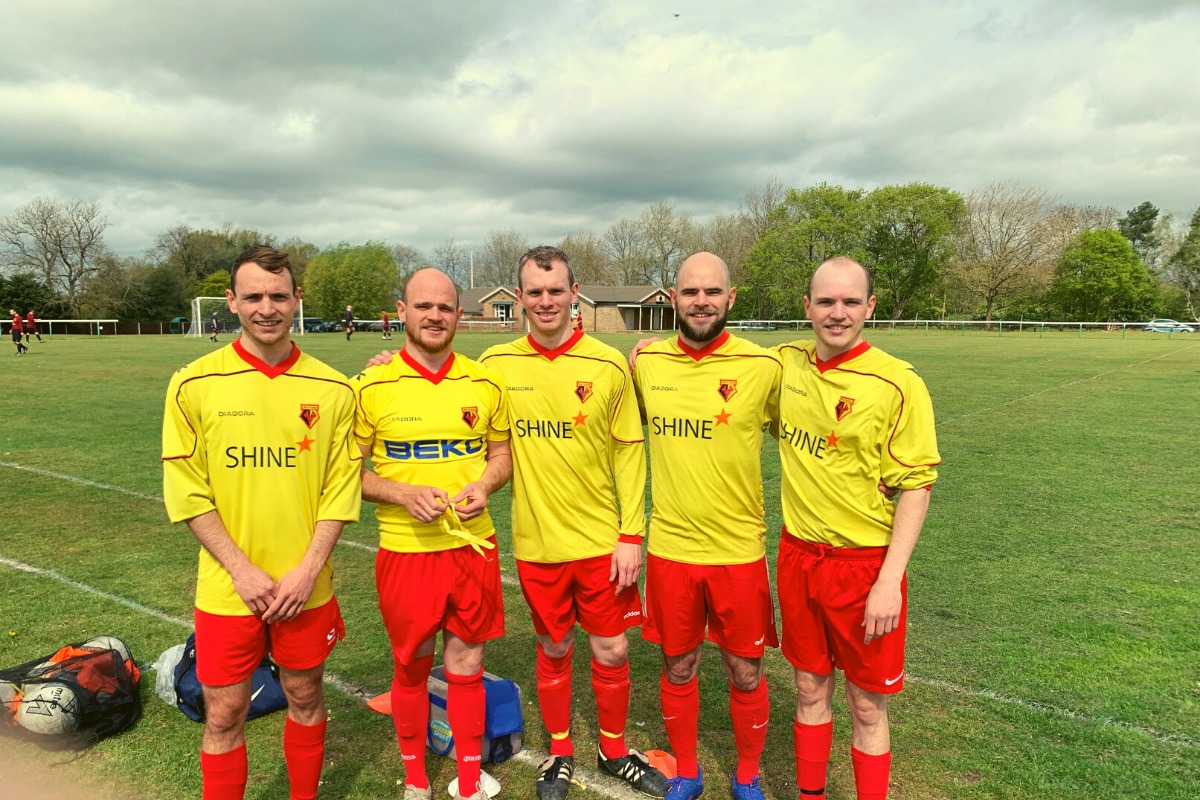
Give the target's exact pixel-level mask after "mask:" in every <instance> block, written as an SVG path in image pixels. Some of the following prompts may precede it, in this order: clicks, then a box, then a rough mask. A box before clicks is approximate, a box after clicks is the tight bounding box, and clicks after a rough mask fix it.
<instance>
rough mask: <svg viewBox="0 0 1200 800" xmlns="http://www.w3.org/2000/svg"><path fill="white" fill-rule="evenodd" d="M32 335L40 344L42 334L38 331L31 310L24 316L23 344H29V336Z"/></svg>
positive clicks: (35, 319)
mask: <svg viewBox="0 0 1200 800" xmlns="http://www.w3.org/2000/svg"><path fill="white" fill-rule="evenodd" d="M31 333H32V334H33V335H34V336H36V337H37V340H38V341H39V342H40V341H41V340H42V334H41V332H39V331H38V326H37V317H35V316H34V315H33V309H32V308H31V309H29V313H28V314H26V315H25V343H26V344H29V334H31Z"/></svg>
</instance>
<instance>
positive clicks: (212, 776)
mask: <svg viewBox="0 0 1200 800" xmlns="http://www.w3.org/2000/svg"><path fill="white" fill-rule="evenodd" d="M248 769H249V766H248V764H247V761H246V743H245V742H242V743H241V744H240V745H238V746H237V747H235V748H234V749H233V750H230V751H229V752H228V753H215V754H214V753H206V752H204V751H203V750H201V751H200V777H201V780H202V781H203V782H204V791H203V798H204V800H242V798H243V797H245V796H246V773H247V770H248Z"/></svg>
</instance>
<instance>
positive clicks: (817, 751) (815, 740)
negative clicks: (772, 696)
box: [792, 720, 833, 800]
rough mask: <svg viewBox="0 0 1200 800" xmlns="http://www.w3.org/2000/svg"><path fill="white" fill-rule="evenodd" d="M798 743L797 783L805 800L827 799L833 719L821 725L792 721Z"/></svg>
mask: <svg viewBox="0 0 1200 800" xmlns="http://www.w3.org/2000/svg"><path fill="white" fill-rule="evenodd" d="M792 737H793V739H794V740H795V743H796V785H797V786H798V787H800V796H801V797H802V798H804V800H825V778H826V775H827V774H828V772H829V753H830V751H831V750H832V749H833V720H829V722H823V723H821V724H820V725H805V724H804V723H802V722H793V723H792Z"/></svg>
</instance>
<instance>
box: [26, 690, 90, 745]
mask: <svg viewBox="0 0 1200 800" xmlns="http://www.w3.org/2000/svg"><path fill="white" fill-rule="evenodd" d="M17 724H18V725H20V726H21V727H22V728H24V729H25V730H27V731H32V732H34V733H41V734H45V735H47V736H53V735H56V734H63V733H71V732H73V731H74V730H75V729H76V728H78V727H79V703H78V702H77V701H76V700H75V691H74V690H73V689H72V688H71V687H70V686H68V685H67V684H65V683H59V682H57V681H49V682H48V683H43V684H39V685H37V686H36V688H34V689H33V690H32V691H30V692H28V693H27V694H26V695H25V696H24V697H23V698H22V699H21V703H20V706H19V707H18V708H17Z"/></svg>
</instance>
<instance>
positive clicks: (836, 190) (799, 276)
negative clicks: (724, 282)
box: [732, 183, 866, 319]
mask: <svg viewBox="0 0 1200 800" xmlns="http://www.w3.org/2000/svg"><path fill="white" fill-rule="evenodd" d="M863 198H864V193H863V191H862V190H861V189H844V188H842V187H841V186H830V185H829V184H824V183H823V184H820V185H819V186H812V187H809V188H807V189H803V190H796V189H792V190H790V191H789V192H788V193H787V197H786V198H785V199H784V200H783V202H781V203H779V204H777V205H776V206H775V207H774V208H773V209H772V210H771V212H770V213H769V215H768V219H767V223H766V225H765V228H764V230H763V233H762V235H761V236H760V237H759V238H758V240H757V241H756V242H755V243H754V244H753V245H752V246H751V247H750V251H749V252H748V253H747V254H746V260H745V261H743V262H742V267H741V270H740V274H741V278H740V285H739V288H738V293H739V295H740V300H739V302H738V303H737V305H735V306H734V307H733V312H732V313H733V315H734V316H735V318H738V319H800V318H802V317H803V316H804V302H803V299H804V292H805V290H806V289H807V287H808V279H809V277H810V276H811V275H812V273H813V271H814V270H815V269H816V268H817V267H818V266H819V265H820V264H821V262H822V261H824V260H826V259H827V258H831V257H833V256H838V255H844V256H850V257H851V258H858V259H862V258H864V256H865V252H866V251H865V250H864V247H863V215H864V211H865V208H864V205H863Z"/></svg>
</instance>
